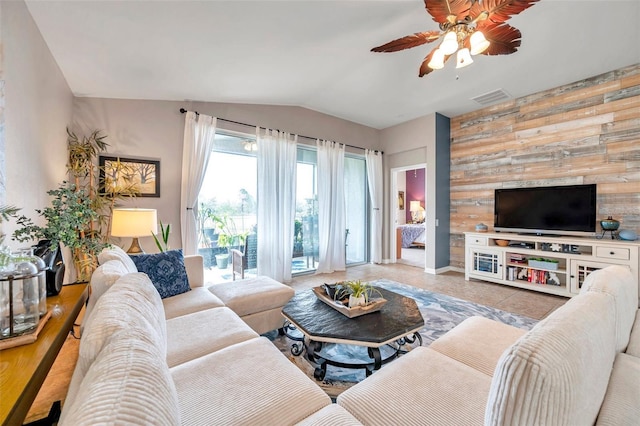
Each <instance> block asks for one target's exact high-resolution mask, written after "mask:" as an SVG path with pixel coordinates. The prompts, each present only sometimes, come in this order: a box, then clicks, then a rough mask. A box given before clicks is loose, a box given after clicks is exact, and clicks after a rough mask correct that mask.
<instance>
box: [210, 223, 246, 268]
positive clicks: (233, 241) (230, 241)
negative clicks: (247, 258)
mask: <svg viewBox="0 0 640 426" xmlns="http://www.w3.org/2000/svg"><path fill="white" fill-rule="evenodd" d="M212 220H213V222H214V223H215V224H216V227H217V228H218V229H219V231H220V234H219V235H218V247H220V248H222V249H224V252H223V253H218V254H216V256H215V257H216V265H218V268H220V269H225V268H226V267H227V266H228V263H229V249H230V248H234V247H240V246H242V245H244V241H245V238H246V234H241V233H238V232H237V228H236V224H235V222H234V221H233V219H232V218H231V217H229V216H227V215H222V216H218V215H212Z"/></svg>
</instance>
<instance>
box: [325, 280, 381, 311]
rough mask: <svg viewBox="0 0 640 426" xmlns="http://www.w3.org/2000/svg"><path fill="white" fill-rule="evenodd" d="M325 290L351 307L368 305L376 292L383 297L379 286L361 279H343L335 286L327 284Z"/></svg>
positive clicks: (334, 298)
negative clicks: (376, 286)
mask: <svg viewBox="0 0 640 426" xmlns="http://www.w3.org/2000/svg"><path fill="white" fill-rule="evenodd" d="M325 291H327V294H328V295H329V296H330V297H332V298H333V300H340V301H342V303H343V304H346V305H347V306H348V307H350V308H353V307H355V306H366V305H367V304H369V302H370V300H371V299H372V298H373V295H374V294H377V295H379V296H380V297H382V294H381V293H380V291H378V289H377V288H375V287H374V286H372V285H371V284H370V283H368V282H364V281H360V280H353V281H343V282H341V283H337V284H335V285H334V286H329V285H325Z"/></svg>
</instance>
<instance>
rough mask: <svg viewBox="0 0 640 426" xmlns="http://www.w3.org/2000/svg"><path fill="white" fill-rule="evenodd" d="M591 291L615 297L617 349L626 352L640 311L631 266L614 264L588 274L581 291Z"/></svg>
mask: <svg viewBox="0 0 640 426" xmlns="http://www.w3.org/2000/svg"><path fill="white" fill-rule="evenodd" d="M589 291H591V292H598V293H606V294H609V295H611V296H612V297H613V300H614V301H615V304H616V305H615V308H616V314H615V318H616V350H617V351H618V352H624V351H625V349H626V348H627V345H628V344H629V336H630V335H631V329H632V327H633V323H634V321H635V319H636V312H637V311H638V282H637V281H636V279H635V278H634V277H633V274H632V273H631V270H630V269H629V268H627V267H625V266H619V265H612V266H607V267H606V268H604V269H600V270H598V271H594V272H592V273H590V274H589V275H588V276H587V278H586V279H585V280H584V283H583V284H582V289H581V290H580V292H581V293H585V292H589Z"/></svg>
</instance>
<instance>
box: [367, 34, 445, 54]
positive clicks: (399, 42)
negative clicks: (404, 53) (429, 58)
mask: <svg viewBox="0 0 640 426" xmlns="http://www.w3.org/2000/svg"><path fill="white" fill-rule="evenodd" d="M439 37H440V31H425V32H422V33H415V34H411V35H408V36H405V37H402V38H399V39H396V40H393V41H390V42H389V43H387V44H383V45H382V46H378V47H374V48H373V49H371V51H372V52H397V51H399V50H404V49H410V48H412V47H416V46H420V45H423V44H426V43H431V42H432V41H434V40H437V39H438V38H439Z"/></svg>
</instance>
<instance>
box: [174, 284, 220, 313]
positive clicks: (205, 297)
mask: <svg viewBox="0 0 640 426" xmlns="http://www.w3.org/2000/svg"><path fill="white" fill-rule="evenodd" d="M162 305H163V306H164V314H165V318H166V319H168V320H169V319H171V318H176V317H179V316H182V315H188V314H192V313H194V312H199V311H203V310H205V309H211V308H220V307H223V306H224V303H223V302H222V300H220V299H218V298H217V297H216V296H215V295H214V294H213V293H211V292H210V291H209V290H207V289H206V288H204V287H196V288H192V289H191V291H188V292H186V293H182V294H178V295H176V296H171V297H167V298H166V299H162Z"/></svg>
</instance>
